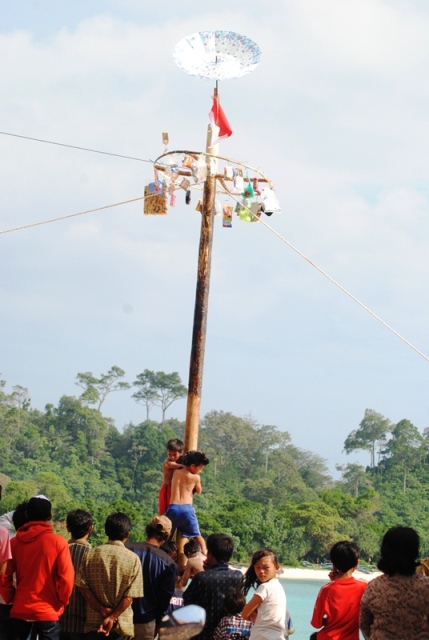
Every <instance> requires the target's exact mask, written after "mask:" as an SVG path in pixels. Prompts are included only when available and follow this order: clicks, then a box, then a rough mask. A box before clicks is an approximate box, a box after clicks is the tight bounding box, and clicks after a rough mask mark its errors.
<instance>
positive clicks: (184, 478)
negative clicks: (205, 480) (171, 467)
mask: <svg viewBox="0 0 429 640" xmlns="http://www.w3.org/2000/svg"><path fill="white" fill-rule="evenodd" d="M180 463H181V464H182V465H183V468H182V469H176V470H175V471H174V473H173V479H172V481H171V503H170V506H169V507H168V509H167V511H166V512H165V515H166V516H167V518H170V520H171V522H172V523H173V529H178V530H179V531H180V533H181V534H182V536H183V537H184V538H195V539H196V540H197V542H199V544H200V545H201V548H202V550H203V553H204V555H205V554H206V543H205V541H204V538H203V537H202V535H201V533H200V528H199V526H198V520H197V516H196V515H195V510H194V508H193V506H192V496H193V494H194V493H201V492H202V487H201V478H200V475H199V474H200V473H201V471H202V470H203V469H204V467H205V466H206V465H208V463H209V459H208V458H207V456H206V455H205V454H204V453H203V452H202V451H187V452H186V453H185V454H184V455H183V456H182V457H181V460H180Z"/></svg>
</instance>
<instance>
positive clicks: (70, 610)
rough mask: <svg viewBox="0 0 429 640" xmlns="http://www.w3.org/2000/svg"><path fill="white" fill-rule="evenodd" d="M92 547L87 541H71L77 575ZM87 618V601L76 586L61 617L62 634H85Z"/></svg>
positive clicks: (71, 552) (70, 547) (72, 556)
mask: <svg viewBox="0 0 429 640" xmlns="http://www.w3.org/2000/svg"><path fill="white" fill-rule="evenodd" d="M89 549H91V545H90V544H89V542H87V541H86V540H75V541H69V550H70V555H71V559H72V562H73V566H74V570H75V574H76V576H77V574H78V573H79V569H80V565H81V564H82V560H83V558H84V556H85V554H86V552H87V551H89ZM85 618H86V601H85V598H84V597H83V595H82V594H81V593H80V592H79V589H78V588H77V587H76V586H74V587H73V593H72V594H71V598H70V602H69V604H68V605H67V606H66V607H65V609H64V613H63V615H62V616H61V619H60V622H61V632H62V633H83V626H84V624H85Z"/></svg>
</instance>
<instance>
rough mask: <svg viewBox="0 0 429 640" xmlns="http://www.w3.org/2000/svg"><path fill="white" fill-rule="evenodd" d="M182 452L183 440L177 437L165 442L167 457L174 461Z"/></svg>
mask: <svg viewBox="0 0 429 640" xmlns="http://www.w3.org/2000/svg"><path fill="white" fill-rule="evenodd" d="M182 453H183V442H182V441H181V440H179V438H171V439H170V440H169V441H168V442H167V458H168V459H169V460H170V461H171V462H175V461H176V460H177V459H178V458H179V456H180V455H181V454H182Z"/></svg>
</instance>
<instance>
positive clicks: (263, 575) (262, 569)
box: [254, 556, 279, 582]
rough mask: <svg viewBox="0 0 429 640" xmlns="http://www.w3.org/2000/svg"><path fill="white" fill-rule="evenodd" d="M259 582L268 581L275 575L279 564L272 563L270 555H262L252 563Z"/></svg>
mask: <svg viewBox="0 0 429 640" xmlns="http://www.w3.org/2000/svg"><path fill="white" fill-rule="evenodd" d="M254 569H255V573H256V577H257V578H258V580H259V582H268V580H271V579H272V578H275V577H276V574H277V571H278V570H279V565H278V564H275V563H274V560H273V558H272V556H264V557H263V558H261V559H260V560H258V562H257V563H256V564H255V565H254Z"/></svg>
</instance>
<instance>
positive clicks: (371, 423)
mask: <svg viewBox="0 0 429 640" xmlns="http://www.w3.org/2000/svg"><path fill="white" fill-rule="evenodd" d="M390 427H391V423H390V420H388V419H387V418H385V417H384V416H382V415H381V413H377V412H376V411H373V410H372V409H365V415H364V417H363V419H362V421H361V422H360V424H359V428H358V429H355V430H354V431H352V432H351V433H349V435H348V436H347V438H346V440H345V442H344V451H345V452H346V453H351V452H352V451H357V450H359V449H363V450H365V451H369V452H370V455H371V463H370V464H371V469H372V470H374V469H375V453H376V445H377V443H379V442H380V441H383V439H384V438H385V436H386V433H388V431H390Z"/></svg>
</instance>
